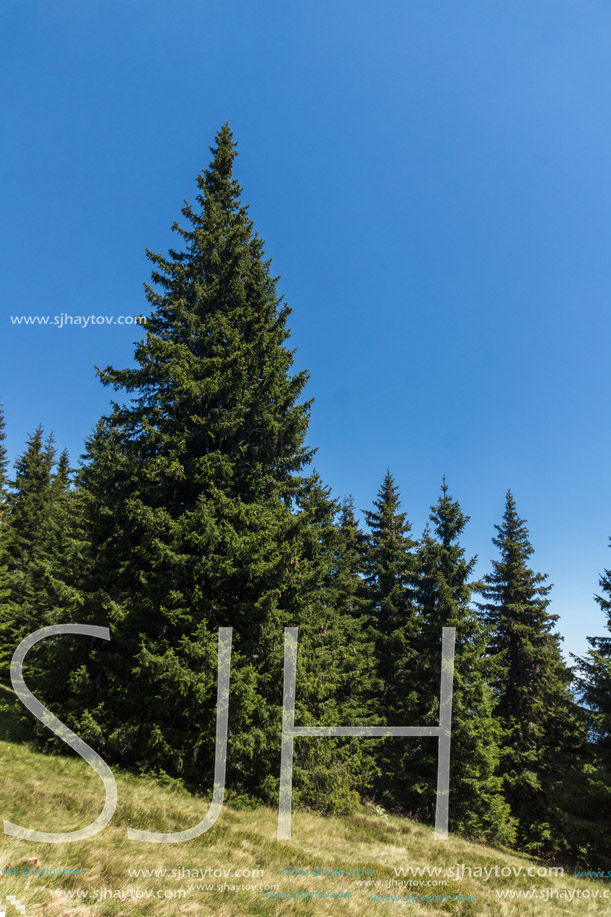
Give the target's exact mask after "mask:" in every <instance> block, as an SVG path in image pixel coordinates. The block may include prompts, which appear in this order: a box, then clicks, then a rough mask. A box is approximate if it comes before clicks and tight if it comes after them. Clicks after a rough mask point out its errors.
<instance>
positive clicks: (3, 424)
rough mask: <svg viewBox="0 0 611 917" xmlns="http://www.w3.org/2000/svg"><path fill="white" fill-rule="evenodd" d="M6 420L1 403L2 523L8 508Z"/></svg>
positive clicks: (0, 468) (0, 466) (0, 514)
mask: <svg viewBox="0 0 611 917" xmlns="http://www.w3.org/2000/svg"><path fill="white" fill-rule="evenodd" d="M5 442H6V421H5V420H4V410H3V409H2V405H1V404H0V525H1V524H2V518H3V516H4V511H5V509H6V501H7V498H8V464H9V463H8V457H7V454H6V446H5Z"/></svg>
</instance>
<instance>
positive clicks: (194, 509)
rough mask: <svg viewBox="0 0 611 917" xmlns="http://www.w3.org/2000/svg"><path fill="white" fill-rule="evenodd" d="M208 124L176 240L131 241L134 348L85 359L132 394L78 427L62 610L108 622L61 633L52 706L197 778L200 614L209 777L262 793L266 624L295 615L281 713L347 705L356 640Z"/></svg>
mask: <svg viewBox="0 0 611 917" xmlns="http://www.w3.org/2000/svg"><path fill="white" fill-rule="evenodd" d="M216 144H217V145H216V148H215V149H214V150H213V159H212V162H211V165H210V167H209V168H208V169H206V170H205V171H204V172H203V173H202V174H201V175H200V176H199V177H198V179H197V184H198V195H197V205H198V206H197V207H191V206H190V205H185V207H184V208H183V211H182V212H183V216H184V217H185V220H186V228H183V227H180V226H178V225H175V226H174V229H175V230H176V232H177V233H178V235H179V236H180V238H181V241H182V243H183V249H182V251H180V252H179V251H174V250H171V251H170V254H169V256H168V257H167V258H165V257H163V256H161V255H157V254H153V253H150V252H149V253H148V255H149V258H150V260H151V261H152V262H153V265H154V271H153V274H152V278H153V281H154V285H155V286H154V287H147V297H148V299H149V302H150V304H151V306H152V311H151V314H150V317H149V318H148V321H147V325H146V328H147V333H146V338H145V339H144V340H143V341H141V342H140V344H139V345H138V346H137V348H136V353H135V356H136V364H137V365H136V367H135V368H133V369H124V370H116V369H113V368H110V367H108V368H106V369H105V370H103V371H102V372H101V373H100V376H101V379H102V381H103V382H104V383H105V384H107V385H112V386H113V387H115V388H116V389H122V390H124V391H125V392H126V393H127V394H128V395H129V396H130V398H131V400H130V401H129V402H128V403H127V404H125V405H120V404H116V405H114V407H113V411H112V413H111V414H110V415H109V416H108V417H104V418H102V420H101V421H100V423H99V425H98V427H97V430H96V431H95V434H94V435H93V437H92V438H91V439H90V441H89V443H88V445H87V453H86V456H85V466H84V468H83V470H82V473H81V475H80V479H79V488H78V494H79V501H80V503H81V513H82V519H83V531H84V532H85V534H86V540H87V542H88V544H87V547H86V548H85V553H84V555H83V556H84V559H86V561H87V562H85V563H84V564H83V573H84V575H83V578H82V581H81V596H82V597H81V599H80V601H79V602H75V603H74V604H73V613H74V614H75V615H76V614H77V612H78V619H79V620H81V621H83V620H86V621H91V622H95V623H98V624H108V625H109V626H110V628H111V632H112V642H111V643H110V644H108V645H99V644H97V643H96V644H93V645H91V646H89V645H88V641H86V640H80V641H78V644H79V645H78V646H76V642H75V649H74V659H73V664H72V669H73V674H72V676H71V679H70V681H69V684H68V688H67V691H68V695H69V696H68V699H67V701H66V700H65V699H63V698H62V706H63V709H66V708H67V709H68V711H69V717H68V721H69V722H70V723H71V725H73V726H74V727H75V728H76V729H77V730H78V731H79V734H81V735H82V736H83V737H84V738H85V739H89V740H91V741H92V742H94V744H95V745H96V747H97V748H99V749H100V750H102V751H103V752H104V753H105V754H106V755H108V757H109V758H110V759H112V760H115V761H119V762H121V763H123V764H127V765H130V766H133V767H136V768H142V769H146V770H148V771H156V772H167V773H169V774H172V775H174V776H178V777H181V778H183V779H186V780H189V781H193V782H194V783H197V784H207V783H209V781H210V780H211V775H212V767H213V756H214V730H215V704H216V648H217V632H218V628H219V627H220V626H232V627H233V628H234V652H233V662H232V682H231V705H230V742H229V754H228V784H229V785H230V786H232V787H233V788H234V789H236V790H239V791H242V792H247V793H250V794H252V795H259V796H261V795H262V796H263V797H264V798H271V795H270V794H273V792H274V789H275V776H276V774H277V773H278V768H279V756H280V741H279V729H280V724H281V704H282V660H283V627H284V626H287V625H299V627H300V647H301V651H300V657H299V658H300V668H299V681H298V686H297V716H298V722H299V717H300V716H303V718H304V719H305V718H306V717H310V718H313V720H314V721H319V722H329V723H331V722H339V723H342V722H344V720H345V718H346V716H347V715H349V713H350V711H351V710H353V711H359V710H360V711H361V712H362V709H361V701H360V699H359V698H358V697H357V695H358V691H357V690H356V686H357V684H358V683H355V681H354V679H353V678H352V677H351V674H350V673H351V672H353V670H354V668H353V663H354V660H355V658H356V659H358V658H359V656H360V655H361V648H360V646H359V641H358V639H356V636H355V639H353V632H354V630H355V624H354V618H353V617H351V615H350V614H342V613H341V612H340V610H339V608H336V607H335V605H334V604H333V602H332V601H331V599H332V598H333V597H334V596H335V595H336V594H337V593H338V591H341V590H340V587H339V586H337V587H336V586H334V585H333V584H332V578H333V564H334V550H335V544H336V539H337V529H336V527H335V526H334V524H333V517H334V513H335V509H336V508H335V507H334V506H332V505H331V504H330V503H329V500H328V495H326V493H325V492H324V490H323V489H321V488H320V486H319V485H318V482H317V480H316V478H315V477H314V476H312V475H310V476H305V477H304V476H301V475H300V472H301V470H302V469H303V467H304V466H305V465H306V464H307V463H308V461H309V460H310V457H311V454H312V450H310V449H308V448H307V447H306V446H305V444H304V439H305V434H306V430H307V426H308V418H309V402H302V403H300V402H299V400H298V399H299V397H300V395H301V393H302V390H303V387H304V385H305V382H306V379H307V374H306V373H305V372H299V373H294V374H291V366H292V362H293V356H292V352H291V351H290V350H288V349H287V348H286V346H285V342H286V340H287V337H288V330H287V327H286V322H287V318H288V314H289V309H288V307H287V306H286V305H285V304H284V303H283V302H282V300H281V298H280V297H279V296H278V294H277V292H276V281H275V279H274V278H273V277H272V276H271V274H270V272H269V262H268V261H266V260H265V259H264V255H263V243H262V241H261V239H260V238H259V237H258V235H257V234H256V233H255V231H254V229H253V225H252V222H251V221H250V220H249V218H248V215H247V209H246V207H245V206H244V205H243V204H242V203H241V202H240V193H241V188H240V186H239V184H238V183H237V181H236V180H235V179H234V178H233V164H234V160H235V156H236V150H235V144H234V142H233V138H232V134H231V131H230V130H229V128H228V127H227V126H225V127H223V128H222V129H221V131H220V132H219V133H218V135H217V138H216ZM341 588H343V586H342V587H341ZM342 601H344V600H342ZM345 601H346V602H347V603H348V604H350V598H349V597H347V598H346V600H345ZM363 652H364V650H363ZM357 667H358V666H357ZM46 690H47V696H49V697H52V696H53V688H52V686H50V685H49V686H47V689H46ZM359 690H360V689H359ZM57 699H59V698H57ZM310 721H311V719H310ZM301 744H302V745H303V746H304V748H305V746H306V745H307V750H306V751H305V752H303V753H302V751H301V749H298V755H297V764H298V765H301V766H302V765H303V763H304V761H305V760H307V764H308V773H309V774H312V773H314V774H315V775H318V776H317V777H316V779H314V778H313V777H308V776H307V774H306V772H305V769H303V767H302V772H303V779H302V780H301V781H300V780H299V779H297V780H296V784H295V786H296V793H297V794H298V793H299V792H301V796H302V799H303V800H304V801H305V802H308V803H313V801H314V799H318V800H319V801H320V802H321V804H324V805H327V806H329V805H333V806H337V807H339V808H342V807H345V806H346V805H349V804H351V802H352V800H353V798H354V790H353V789H352V787H353V784H354V783H355V777H354V772H355V769H354V766H353V765H351V763H350V760H349V759H350V755H348V754H347V753H344V752H341V753H340V751H338V749H339V747H340V745H339V743H334V742H331V741H328V742H325V741H321V740H310V741H306V740H303V741H302V743H301ZM304 755H305V758H304ZM323 774H324V775H325V776H324V779H323V777H322V775H323ZM297 777H299V774H297Z"/></svg>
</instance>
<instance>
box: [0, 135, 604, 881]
mask: <svg viewBox="0 0 611 917" xmlns="http://www.w3.org/2000/svg"><path fill="white" fill-rule="evenodd" d="M235 157H236V144H235V142H234V140H233V135H232V132H231V130H230V129H229V127H228V126H227V125H225V126H223V127H222V129H221V130H220V131H219V132H218V134H217V136H216V139H215V146H214V147H213V148H212V159H211V162H210V165H209V166H208V168H207V169H205V170H204V171H203V172H202V173H201V174H200V175H199V176H198V178H197V195H196V200H195V204H194V205H193V206H191V205H189V204H185V206H184V207H183V209H182V214H183V217H184V220H183V225H179V224H175V225H174V227H173V228H174V230H175V231H176V233H177V234H178V236H179V237H180V243H181V244H180V247H179V250H170V252H169V254H168V255H167V256H166V257H164V256H162V255H159V254H155V253H152V252H148V253H147V254H148V257H149V259H150V261H151V262H152V264H153V271H152V284H151V285H149V286H147V287H146V292H147V298H148V301H149V303H150V314H149V316H148V319H147V322H146V326H145V336H144V337H143V339H142V340H141V341H140V343H138V345H137V346H136V350H135V362H134V367H133V368H128V369H114V368H112V367H107V368H106V369H104V370H101V371H99V375H100V377H101V380H102V382H103V383H104V384H106V385H109V386H112V387H114V389H116V390H121V391H122V392H123V393H125V396H126V397H125V399H124V403H115V402H113V404H112V410H111V411H110V413H108V415H107V416H103V417H102V418H101V420H100V421H99V423H98V425H97V427H96V428H95V430H94V432H93V434H92V435H91V437H90V438H89V440H88V441H87V444H86V449H85V454H84V456H83V457H82V461H81V464H80V466H79V468H78V469H77V471H76V474H75V473H74V472H73V470H71V468H70V465H69V459H68V456H67V454H66V453H65V452H62V453H61V454H59V455H58V453H57V451H56V448H55V445H54V443H53V440H52V437H45V435H44V433H43V430H42V429H40V428H39V429H37V430H36V431H35V432H34V433H33V434H32V435H31V436H30V438H29V439H28V442H27V447H26V449H25V451H24V453H23V454H22V455H21V456H20V457H19V458H18V459H17V461H16V463H15V466H14V470H13V472H12V474H11V473H10V471H9V468H8V463H7V461H6V450H5V448H4V443H3V440H4V421H3V419H2V428H1V431H0V432H1V434H2V436H1V439H0V501H1V502H0V507H1V509H0V512H1V516H0V523H1V524H0V552H1V553H0V677H1V678H2V680H3V681H4V682H5V683H6V684H8V683H9V667H10V660H11V657H12V654H13V652H14V650H15V648H16V647H17V645H18V644H19V642H20V641H21V640H22V639H23V638H24V637H25V636H27V635H28V634H30V633H31V632H33V631H35V630H37V629H39V628H41V627H43V626H46V625H50V624H59V623H71V622H79V623H88V624H97V625H103V626H108V627H109V628H110V632H111V637H112V639H111V641H110V642H109V643H106V642H105V641H99V640H94V639H92V638H85V637H76V636H75V637H57V638H53V639H50V640H46V641H43V642H41V643H40V644H38V645H37V647H36V648H35V649H33V650H32V652H31V653H30V655H29V656H28V660H27V662H26V667H25V676H26V682H27V684H28V685H29V686H30V688H31V689H32V690H33V691H34V693H35V694H36V696H37V697H39V698H40V699H41V700H43V701H44V703H46V704H47V706H49V707H50V708H51V709H52V710H54V711H55V712H56V713H57V714H58V715H59V716H60V718H61V719H62V720H63V721H64V722H65V723H67V725H69V726H70V727H71V728H72V729H73V730H74V731H75V732H76V733H77V734H78V735H79V736H81V737H82V738H83V739H84V740H85V741H86V742H87V743H89V744H90V745H92V746H93V747H94V748H95V749H96V750H97V751H98V752H99V753H100V754H102V755H103V757H105V759H106V760H108V761H109V762H114V763H116V764H117V765H121V766H124V767H128V768H132V769H134V770H136V771H137V772H146V773H149V774H154V775H157V776H158V777H159V778H161V779H175V780H180V781H182V782H183V783H184V784H185V785H186V786H187V787H190V788H192V789H193V790H195V791H197V790H202V791H203V790H206V788H209V787H210V786H211V783H212V775H213V771H214V751H215V728H216V724H215V712H216V678H217V669H216V666H217V646H218V630H219V627H227V626H231V627H233V629H234V632H233V656H232V666H231V694H230V696H231V702H230V713H229V717H230V718H229V749H228V759H227V787H228V789H229V791H230V792H231V793H232V794H233V798H234V799H236V800H237V799H242V800H249V801H253V800H260V801H264V802H266V803H270V804H277V794H278V781H279V769H280V735H281V724H282V690H283V650H284V641H283V632H284V631H283V629H284V628H285V627H287V626H295V625H297V626H298V627H299V655H298V670H297V697H296V722H297V724H299V725H315V724H317V725H391V726H397V725H416V726H426V725H432V726H436V725H437V723H438V719H439V682H440V658H441V635H442V627H444V626H451V627H455V628H456V660H455V670H454V697H453V720H452V737H451V764H450V781H451V782H450V830H452V831H454V832H458V833H461V834H463V835H465V836H468V837H472V838H480V839H485V840H488V841H490V842H493V843H502V844H507V845H512V846H515V847H517V848H519V849H522V850H526V851H528V852H531V853H534V854H538V855H543V856H547V857H552V858H556V859H564V860H573V861H574V862H582V863H586V862H587V863H589V864H590V865H596V864H599V865H600V864H602V865H605V866H606V865H607V860H608V857H609V855H608V853H607V851H608V849H609V848H610V844H609V840H610V838H611V830H610V827H611V826H610V822H609V818H610V817H611V799H610V797H611V701H610V698H611V637H599V638H592V639H591V640H590V644H591V649H590V651H589V653H588V654H587V657H586V658H585V659H583V660H579V668H578V669H575V670H574V669H572V668H570V667H569V666H567V664H566V663H565V662H564V660H563V657H562V654H561V650H560V639H561V638H560V637H559V635H558V634H557V633H556V632H555V630H554V625H555V621H556V615H554V614H551V613H550V611H549V601H550V600H549V598H548V593H549V590H550V587H549V586H548V585H546V584H545V583H546V579H547V577H546V576H544V575H542V574H540V573H537V572H534V571H533V570H532V569H531V567H530V566H529V563H530V557H531V555H532V552H533V549H532V547H531V544H530V541H529V533H528V530H527V528H526V526H525V523H524V520H523V519H521V518H520V515H519V513H518V509H517V507H516V503H515V500H514V498H513V496H512V494H511V493H510V492H508V493H507V497H506V503H505V512H504V516H503V518H502V520H501V522H500V524H499V525H497V526H496V537H495V538H494V539H493V542H494V545H495V548H496V552H497V557H496V559H495V560H494V561H493V562H492V568H491V572H489V573H488V574H487V575H486V576H485V577H483V579H482V581H480V582H475V581H474V580H473V568H474V559H473V558H469V557H468V556H467V555H466V553H465V549H464V547H463V546H462V545H461V538H462V536H463V532H464V529H465V526H466V524H467V522H468V516H466V515H465V514H464V512H463V511H462V509H461V507H460V505H459V503H458V502H457V501H456V500H455V499H453V497H452V496H451V494H450V492H449V490H448V487H447V485H446V483H445V481H444V482H443V485H442V487H441V493H440V495H439V498H438V500H437V502H436V503H435V505H434V506H433V507H432V509H431V515H430V522H429V524H428V525H427V527H426V529H425V531H424V533H423V535H422V537H421V538H420V539H417V538H415V537H413V535H412V531H411V526H410V523H409V521H408V518H407V515H406V513H405V512H402V511H401V506H400V499H399V492H398V488H397V485H396V483H395V480H394V479H393V476H392V475H391V474H390V472H387V474H386V476H385V477H384V479H383V482H382V484H381V487H380V490H379V493H378V495H377V499H376V500H375V501H374V503H373V508H372V509H370V510H368V511H366V512H365V521H366V526H365V531H363V530H362V529H361V527H360V526H359V523H358V521H357V516H356V515H355V510H354V506H353V503H352V501H351V500H350V499H347V500H345V501H344V502H343V503H340V502H338V501H337V500H336V499H334V498H333V497H332V495H331V492H330V490H329V489H328V488H327V487H326V486H325V485H324V484H323V482H322V481H321V480H320V478H319V476H318V475H317V474H316V473H315V472H314V471H312V466H311V459H312V455H313V450H312V449H309V448H308V447H307V446H306V443H305V440H306V433H307V428H308V422H309V415H310V408H311V404H310V402H309V401H307V400H303V399H302V398H301V396H302V392H303V389H304V386H305V384H306V381H307V373H306V372H296V371H292V364H293V352H292V351H291V350H290V349H289V348H288V347H287V339H288V336H289V332H288V329H287V318H288V315H289V311H290V310H289V308H288V307H287V305H286V304H285V302H284V301H283V299H282V298H281V297H280V296H279V295H278V293H277V289H276V281H277V278H275V277H274V276H272V274H271V273H270V262H269V261H268V260H266V258H265V256H264V250H263V242H262V240H261V238H260V237H259V235H258V234H257V232H256V231H255V230H254V227H253V224H252V222H251V220H250V219H249V216H248V210H247V207H246V206H245V205H244V204H243V203H242V201H241V191H242V189H241V187H240V185H239V184H238V182H237V181H236V179H235V178H234V176H233V167H234V161H235ZM600 585H601V593H602V594H601V595H600V596H599V597H597V599H596V600H597V601H598V603H599V605H600V607H601V609H602V611H603V612H604V613H605V614H606V615H607V622H606V623H607V628H608V629H610V628H611V623H610V622H611V573H610V572H609V571H606V572H605V573H604V574H603V576H602V578H601V581H600ZM576 673H577V674H576ZM18 707H19V705H16V709H17V708H18ZM23 716H24V717H26V718H27V717H28V716H29V715H27V714H25V712H23ZM28 722H30V720H28ZM36 726H37V729H36V728H35V727H34V726H32V727H31V728H32V730H33V735H35V736H36V737H37V739H38V741H40V742H41V743H44V744H46V746H47V747H48V748H49V750H50V751H55V750H58V749H56V746H55V745H54V744H53V743H54V741H57V740H54V737H53V736H52V735H51V733H49V732H48V731H47V730H45V729H44V728H43V727H42V726H41V725H40V724H36ZM59 744H61V743H59ZM437 744H438V743H437V740H436V739H435V738H408V739H405V738H384V739H379V738H377V739H376V738H370V739H363V738H302V739H299V740H298V741H297V747H296V757H295V770H294V803H295V804H298V805H302V806H309V807H312V808H315V809H318V810H320V811H322V812H325V813H346V812H350V811H351V810H352V809H353V808H354V806H355V805H356V804H357V803H358V801H359V800H367V799H368V800H371V801H373V802H375V803H377V804H378V805H381V806H383V807H384V808H385V809H387V810H389V811H392V812H396V813H402V814H405V815H407V816H411V817H413V818H416V819H419V820H422V821H423V822H425V823H431V822H432V820H433V818H434V810H435V786H436V771H437Z"/></svg>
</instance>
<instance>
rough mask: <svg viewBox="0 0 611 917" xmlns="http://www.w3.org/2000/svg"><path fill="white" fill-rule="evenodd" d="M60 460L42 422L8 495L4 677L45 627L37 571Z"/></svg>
mask: <svg viewBox="0 0 611 917" xmlns="http://www.w3.org/2000/svg"><path fill="white" fill-rule="evenodd" d="M54 463H55V447H54V444H53V437H52V436H49V437H48V438H47V440H46V441H45V440H44V439H43V430H42V427H38V428H37V429H36V430H35V432H34V433H33V434H32V435H31V436H30V437H28V440H27V446H26V449H25V452H24V453H23V455H21V456H20V457H19V458H18V459H17V461H16V463H15V479H14V481H13V482H12V483H11V490H10V492H9V495H8V500H7V510H6V522H5V524H6V530H5V562H6V565H7V594H6V596H5V600H4V602H3V604H2V606H1V608H0V677H1V678H2V679H3V680H4V681H7V680H8V677H9V664H10V660H11V657H12V655H13V652H14V651H15V649H16V648H17V645H18V644H19V642H20V641H21V640H22V639H23V638H24V637H25V636H27V635H28V634H29V633H31V632H32V631H34V630H36V629H37V628H38V627H39V626H41V624H40V619H39V617H38V615H37V608H38V605H37V591H36V583H35V577H34V571H35V570H36V566H37V564H38V563H39V562H40V560H41V558H42V557H43V555H44V553H45V549H46V539H47V523H48V517H49V507H50V503H51V498H52V495H51V481H52V469H53V466H54Z"/></svg>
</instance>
